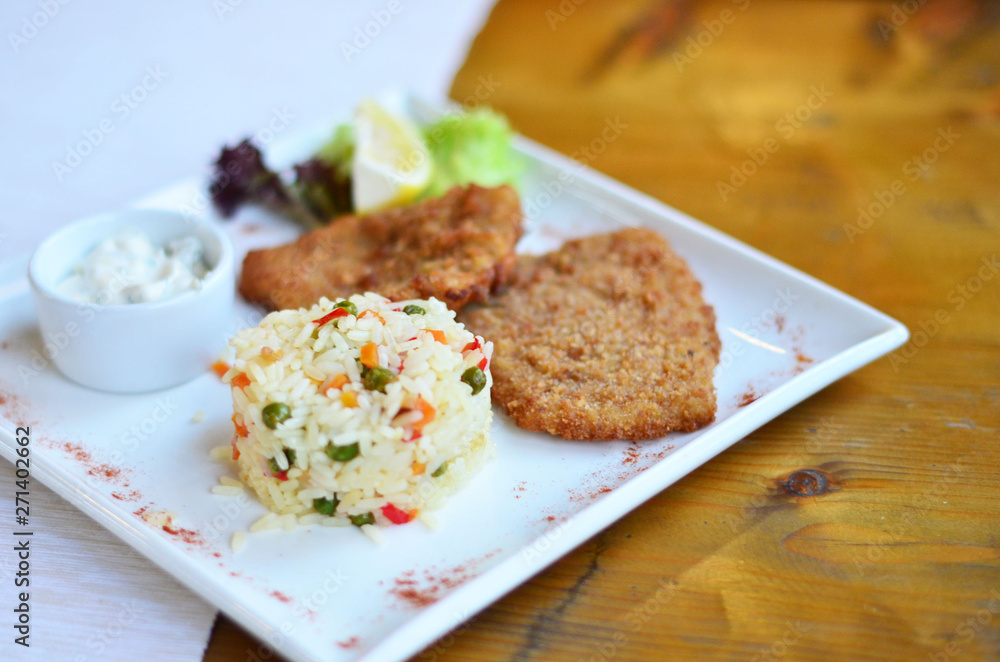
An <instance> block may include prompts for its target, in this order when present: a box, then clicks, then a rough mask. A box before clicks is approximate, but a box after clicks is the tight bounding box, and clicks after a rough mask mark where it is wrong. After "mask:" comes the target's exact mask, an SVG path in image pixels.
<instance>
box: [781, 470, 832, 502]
mask: <svg viewBox="0 0 1000 662" xmlns="http://www.w3.org/2000/svg"><path fill="white" fill-rule="evenodd" d="M826 486H827V481H826V476H824V475H823V474H822V473H820V472H819V471H816V470H815V469H800V470H798V471H796V472H795V473H793V474H792V475H791V476H789V477H788V481H787V482H786V483H785V487H786V488H788V491H789V492H791V493H792V494H795V495H797V496H816V495H817V494H822V493H823V492H825V491H826Z"/></svg>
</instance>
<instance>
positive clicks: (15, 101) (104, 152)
mask: <svg viewBox="0 0 1000 662" xmlns="http://www.w3.org/2000/svg"><path fill="white" fill-rule="evenodd" d="M492 4H493V3H492V0H489V1H488V0H476V1H469V0H464V1H462V2H458V1H455V2H422V3H418V2H415V1H408V0H375V1H368V0H365V1H360V0H353V1H352V2H318V1H315V2H296V3H274V2H267V3H265V2H261V1H259V0H182V1H175V2H170V3H152V2H136V3H132V2H98V3H85V2H80V1H79V0H77V1H70V0H23V1H22V0H9V1H7V2H4V3H3V4H2V7H0V27H2V28H3V33H4V35H3V40H4V43H3V44H0V263H3V262H6V261H9V260H13V259H16V258H18V257H20V256H22V255H24V254H25V253H28V252H30V251H31V250H32V249H33V248H34V247H35V246H36V245H37V244H38V243H39V242H40V241H41V240H42V239H43V238H44V237H45V236H46V235H48V234H49V233H50V232H52V231H53V230H55V229H56V228H58V227H59V226H61V225H63V224H65V223H67V222H69V221H71V220H73V219H75V218H78V217H80V216H84V215H87V214H91V213H96V212H102V211H107V210H113V209H116V208H120V207H122V206H124V205H126V204H128V203H129V202H130V201H132V200H135V199H138V198H141V197H143V196H144V195H146V194H147V193H150V192H152V191H155V190H157V189H159V188H162V187H164V186H165V185H167V184H169V183H171V182H173V181H176V180H178V179H182V178H187V177H190V176H192V175H198V174H200V173H205V172H207V169H206V167H207V164H208V163H209V162H210V161H211V160H212V159H213V157H214V156H215V154H216V153H217V151H218V149H219V147H220V146H221V145H222V143H223V142H225V141H229V142H233V141H235V140H237V139H239V138H241V137H243V136H244V135H247V134H253V133H255V132H257V131H260V130H262V129H265V128H266V127H268V126H269V124H270V125H271V126H272V127H273V128H276V129H277V130H278V131H279V132H280V131H281V130H285V129H287V128H294V127H296V126H299V125H303V126H304V125H307V124H308V123H309V122H313V121H316V120H318V119H320V118H324V117H328V116H329V115H330V114H331V112H334V111H335V110H336V109H341V108H344V107H345V106H349V105H350V104H352V103H353V102H354V101H355V100H357V99H358V98H360V97H361V96H364V95H368V94H374V93H377V92H379V91H380V90H384V89H387V88H396V89H409V90H412V91H414V92H416V93H418V94H420V95H423V96H426V97H428V98H431V99H434V98H442V97H443V96H444V95H445V94H446V92H447V89H448V86H449V85H450V82H451V79H452V77H453V76H454V73H455V71H456V70H457V68H458V67H459V66H460V64H461V62H462V60H463V58H464V56H465V53H466V51H467V50H468V46H469V43H470V41H471V39H472V38H473V37H474V36H475V34H476V33H477V32H478V30H479V28H480V26H481V25H482V23H483V21H484V20H485V18H486V14H487V12H488V11H489V9H490V7H491V5H492ZM500 84H502V81H500ZM275 118H280V119H275ZM272 122H273V124H272ZM278 127H280V128H278ZM0 314H2V311H0ZM42 425H43V426H44V422H42ZM43 432H44V430H41V429H40V430H37V431H35V430H33V433H35V434H38V433H43ZM14 481H15V477H14V471H13V467H12V466H11V465H10V464H9V463H7V462H5V461H0V541H11V540H13V536H12V535H11V533H12V529H13V520H14V490H15V486H14ZM31 514H32V520H31V521H32V525H33V528H34V531H35V536H34V538H33V541H32V557H31V562H32V565H31V573H32V575H31V611H32V620H31V624H32V630H31V638H30V643H31V648H30V649H24V648H22V647H21V646H18V645H16V644H15V643H14V638H15V636H17V635H16V633H15V632H14V630H13V628H12V624H13V619H12V616H11V615H12V613H13V612H12V610H13V609H14V607H15V606H16V597H17V591H19V590H20V589H16V588H15V586H14V572H15V567H14V566H15V563H16V558H15V552H13V551H11V548H12V544H8V542H0V611H2V613H3V614H5V615H6V616H4V617H3V618H0V659H3V660H8V659H13V660H45V661H46V662H49V661H52V662H60V661H62V660H67V661H70V662H85V661H87V660H135V659H142V660H144V661H149V662H152V661H155V660H171V661H184V660H199V659H201V657H202V654H203V651H204V647H205V644H206V642H207V640H208V635H209V631H210V629H211V626H212V622H213V619H214V615H215V610H214V609H213V608H212V607H210V606H208V605H207V604H205V603H204V602H202V601H201V600H200V599H198V598H197V597H195V596H194V595H193V594H191V593H189V592H188V591H187V590H186V589H185V588H184V587H182V586H180V585H179V584H178V583H177V582H176V581H174V580H173V579H172V578H170V577H169V576H167V575H165V574H164V573H162V572H161V571H159V570H158V569H157V568H155V567H153V566H152V565H151V564H150V563H149V562H148V561H146V560H145V559H144V558H143V557H141V556H140V555H138V554H137V553H135V552H133V551H132V550H131V549H130V548H128V547H126V546H125V545H124V544H122V543H120V542H119V541H118V540H117V539H116V538H114V537H113V536H112V535H111V534H109V533H107V532H106V531H105V530H104V529H102V528H101V527H99V526H98V525H96V524H94V523H93V522H91V521H89V520H88V519H87V518H86V517H85V516H83V515H82V514H80V513H79V512H78V511H76V510H75V509H74V508H72V507H71V506H70V505H68V504H67V503H66V502H64V501H62V500H61V499H60V498H59V497H57V496H56V495H54V494H53V493H51V492H49V491H48V490H47V489H45V488H43V487H42V486H41V485H39V484H38V483H37V482H34V484H33V485H32V490H31Z"/></svg>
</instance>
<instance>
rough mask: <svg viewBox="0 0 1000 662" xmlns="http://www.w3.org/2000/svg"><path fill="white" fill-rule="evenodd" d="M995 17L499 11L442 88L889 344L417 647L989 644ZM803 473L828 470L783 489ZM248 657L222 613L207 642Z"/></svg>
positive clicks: (871, 6)
mask: <svg viewBox="0 0 1000 662" xmlns="http://www.w3.org/2000/svg"><path fill="white" fill-rule="evenodd" d="M995 7H996V5H992V4H989V3H977V2H973V1H968V0H926V1H924V0H919V1H918V0H898V1H896V2H894V3H893V2H880V1H862V0H838V1H811V2H790V1H787V0H732V1H730V0H708V1H705V2H684V1H680V0H659V1H657V0H652V1H651V0H618V1H616V2H611V1H602V0H589V1H586V0H561V1H560V0H538V1H535V0H520V1H512V0H502V1H501V2H500V3H499V4H498V6H497V7H496V9H495V10H494V12H493V14H492V16H491V17H490V19H489V21H488V23H487V25H486V26H485V28H484V29H483V31H482V33H481V34H480V36H479V37H478V39H477V40H476V42H475V44H474V45H473V47H472V50H471V53H470V55H469V57H468V60H467V62H466V63H465V65H464V67H463V69H462V70H461V71H460V72H459V74H458V76H457V77H456V79H455V82H454V87H453V88H452V97H453V98H454V99H456V100H458V101H466V100H469V101H473V100H475V99H476V98H477V95H478V98H479V99H480V100H482V101H484V102H485V103H488V104H490V105H492V106H494V107H495V108H498V109H499V110H501V111H503V112H504V113H506V114H507V115H508V116H509V117H510V119H511V122H512V123H513V125H514V126H515V127H516V129H517V130H518V131H520V132H521V133H524V134H526V135H528V136H529V137H531V138H534V139H536V140H538V141H540V142H542V143H544V144H547V145H549V146H551V147H553V148H555V149H557V150H559V151H561V152H564V153H566V154H570V155H574V156H575V157H576V158H579V159H581V160H585V161H588V162H589V165H591V166H592V167H594V168H597V169H598V170H601V171H603V172H605V173H607V174H609V175H611V176H612V177H615V178H617V179H620V180H622V181H623V182H625V183H627V184H629V185H631V186H634V187H635V188H637V189H639V190H641V191H644V192H646V193H648V194H651V195H653V196H655V197H656V198H659V199H660V200H663V201H664V202H666V203H668V204H670V205H672V206H674V207H676V208H678V209H680V210H682V211H684V212H687V213H688V214H691V215H692V216H694V217H696V218H698V219H701V220H703V221H705V222H707V223H708V224H710V225H713V226H715V227H717V228H719V229H720V230H723V231H724V232H727V233H729V234H731V235H733V236H734V237H736V238H738V239H740V240H742V241H744V242H746V243H748V244H750V245H751V246H754V247H756V248H759V249H761V250H762V251H764V252H766V253H769V254H771V255H773V256H775V257H777V258H778V259H780V260H783V261H785V262H787V263H789V264H791V265H792V266H794V267H797V268H799V269H801V270H803V271H805V272H807V273H809V274H812V275H814V276H816V277H817V278H819V279H820V280H823V281H826V282H828V283H830V284H832V285H833V286H834V287H837V288H839V289H841V290H843V291H844V292H847V293H848V294H850V295H852V296H854V297H857V298H859V299H861V300H862V301H865V302H867V303H869V304H871V305H873V306H875V307H876V308H878V309H880V310H883V311H885V312H886V313H888V314H889V315H891V316H893V317H895V318H897V319H899V320H901V321H902V322H903V323H904V324H906V325H907V326H908V327H909V328H910V331H911V334H912V337H911V340H910V342H909V343H908V344H907V345H905V346H904V347H903V348H902V349H900V350H897V351H896V352H894V353H893V354H891V355H890V356H889V357H887V358H883V359H881V360H879V361H877V362H875V363H873V364H872V365H870V366H868V367H866V368H864V369H862V370H859V371H858V372H856V373H854V374H852V375H850V376H848V377H846V378H845V379H843V380H841V381H839V382H837V383H835V384H834V385H832V386H830V387H829V388H827V389H825V390H824V391H822V392H821V393H819V394H817V395H815V396H813V397H812V398H810V399H809V400H807V401H806V402H804V403H802V404H800V405H799V406H797V407H795V408H794V409H792V410H791V411H789V412H787V413H786V414H784V415H782V416H781V417H779V418H778V419H776V420H775V421H773V422H771V423H770V424H768V425H766V426H765V427H763V428H761V429H760V430H758V431H757V432H755V433H754V434H752V435H750V436H749V437H748V438H746V439H744V440H743V441H741V442H739V443H737V444H736V445H735V446H733V447H732V448H731V449H730V450H728V451H726V452H725V453H723V454H722V455H720V456H719V457H717V458H715V459H714V460H712V461H711V462H709V463H708V464H706V465H704V466H703V467H702V468H700V469H698V470H697V471H695V472H694V473H692V474H690V475H689V476H687V477H686V478H685V479H683V480H681V481H680V482H679V483H677V484H676V485H674V486H673V487H671V488H670V489H668V490H666V491H664V492H662V493H661V494H659V495H657V496H656V497H655V498H653V499H652V500H650V501H649V502H647V503H646V504H645V505H643V506H641V507H640V508H638V509H637V510H636V511H634V512H633V513H631V514H630V515H628V516H627V517H625V518H624V519H622V520H621V521H619V522H618V523H616V524H614V525H613V526H611V527H609V528H608V529H607V530H605V531H603V532H602V533H600V534H599V535H597V536H596V537H594V538H593V539H592V540H590V541H589V542H587V543H586V544H584V545H582V546H581V547H580V548H578V549H577V550H575V551H574V552H573V553H571V554H570V555H568V556H567V557H565V558H564V559H562V560H561V561H560V562H558V563H557V564H555V565H554V566H552V567H550V568H549V569H547V570H545V571H544V572H542V573H541V574H539V575H538V576H537V577H535V578H534V579H533V580H531V581H530V582H528V583H527V584H525V585H523V586H521V587H520V588H518V589H516V590H515V591H513V592H512V593H511V594H509V595H508V596H507V597H505V598H504V599H502V600H501V601H500V602H498V603H496V604H495V605H493V606H492V607H490V608H489V609H487V610H486V611H484V612H482V613H481V614H479V615H478V616H476V617H474V618H473V619H472V621H471V622H470V623H468V624H466V625H465V626H463V627H462V628H461V629H460V631H458V632H456V633H454V634H453V635H449V636H447V637H445V638H444V639H442V640H441V641H439V642H438V643H437V644H436V645H434V646H432V647H430V648H428V649H427V650H426V651H424V653H422V654H421V655H419V656H417V658H416V659H418V660H438V661H440V662H457V661H465V660H476V661H479V660H517V661H528V660H546V661H548V660H557V661H562V660H566V661H571V660H572V661H580V660H585V661H590V660H596V661H599V662H606V661H608V660H612V659H613V660H617V661H622V662H624V661H626V660H668V659H669V660H673V659H677V660H685V659H698V660H747V661H748V662H753V661H765V660H777V659H779V658H780V659H785V660H806V659H809V660H813V659H824V660H835V661H836V660H937V661H941V662H944V661H949V660H1000V540H998V538H1000V535H998V534H1000V443H998V442H1000V434H998V430H1000V314H998V311H1000V278H998V277H997V276H998V269H1000V262H998V261H997V260H998V258H1000V86H998V82H1000V23H998V14H1000V11H998V9H996V8H995ZM609 120H610V121H611V122H618V123H620V126H622V127H623V128H622V130H621V131H620V133H619V134H618V135H616V136H615V137H614V139H612V140H604V141H602V140H601V132H602V130H603V128H604V127H605V126H606V124H605V123H606V121H609ZM598 150H600V151H599V152H598ZM741 170H742V172H741ZM801 469H813V470H816V471H819V472H821V473H822V474H824V475H825V476H826V478H827V480H828V484H829V486H830V487H829V489H827V490H825V491H823V492H822V493H820V494H817V495H815V496H809V497H800V496H796V495H794V494H792V493H791V492H790V491H789V490H788V488H787V487H786V486H785V485H784V482H785V481H786V480H787V478H788V477H789V476H790V475H791V474H793V473H794V472H796V471H798V470H801ZM256 649H257V644H256V642H255V641H254V640H253V639H252V638H250V637H248V636H247V635H245V634H243V633H242V632H241V631H240V630H238V629H237V628H236V627H235V626H234V625H232V624H231V623H230V622H229V621H228V620H226V619H225V618H220V620H219V622H218V624H217V626H216V629H215V632H214V634H213V638H212V642H211V645H210V647H209V650H208V652H207V654H206V657H205V659H206V660H209V661H211V662H216V661H229V660H232V661H236V660H240V661H241V662H242V661H243V660H247V659H252V658H249V657H248V655H249V653H250V651H253V650H256Z"/></svg>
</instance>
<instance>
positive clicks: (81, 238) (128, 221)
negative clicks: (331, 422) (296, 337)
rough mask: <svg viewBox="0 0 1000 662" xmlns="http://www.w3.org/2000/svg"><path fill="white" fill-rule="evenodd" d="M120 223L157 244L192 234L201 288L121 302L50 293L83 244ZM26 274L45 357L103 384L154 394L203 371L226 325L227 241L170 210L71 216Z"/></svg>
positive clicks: (229, 301)
mask: <svg viewBox="0 0 1000 662" xmlns="http://www.w3.org/2000/svg"><path fill="white" fill-rule="evenodd" d="M125 229H135V230H138V231H140V232H143V233H145V234H146V235H147V236H148V237H149V238H150V240H151V241H152V242H153V244H155V245H164V244H165V243H166V242H168V241H170V240H172V239H176V238H179V237H182V236H185V235H194V236H196V237H198V239H199V240H200V241H201V242H202V245H203V246H204V248H205V261H206V262H207V264H208V266H209V267H210V269H211V271H210V272H209V273H208V274H206V276H205V278H204V279H203V283H202V288H201V289H200V290H191V291H188V292H184V293H182V294H179V295H177V296H174V297H171V298H168V299H164V300H162V301H154V302H149V303H135V304H120V305H101V304H89V303H80V302H79V301H74V300H73V299H70V298H68V297H66V296H63V295H61V294H59V293H58V292H57V287H58V285H59V283H61V282H62V280H63V279H64V278H66V276H67V275H68V274H69V273H70V270H71V269H72V268H73V266H74V265H75V264H76V263H77V262H79V261H80V260H81V259H82V258H83V257H84V256H85V255H86V254H87V253H88V252H90V250H91V249H93V248H94V247H95V246H96V245H97V244H98V243H100V242H101V241H102V240H104V239H107V238H108V237H111V236H112V235H115V234H117V233H119V232H121V231H122V230H125ZM28 279H29V281H30V282H31V290H32V295H33V298H34V302H35V309H36V311H37V313H38V323H39V327H40V331H41V337H42V341H43V343H44V345H45V351H46V354H47V355H48V356H49V358H51V359H52V361H53V362H54V363H55V364H56V366H57V367H58V368H59V370H60V371H61V372H62V373H63V374H64V375H66V376H67V377H69V378H70V379H72V380H73V381H75V382H77V383H79V384H82V385H84V386H87V387H90V388H95V389H99V390H102V391H112V392H116V393H140V392H145V391H155V390H159V389H164V388H168V387H171V386H176V385H178V384H182V383H184V382H186V381H188V380H190V379H192V378H194V377H196V376H197V375H199V374H203V373H204V372H205V371H207V370H208V369H209V367H210V366H211V365H212V363H213V362H214V361H215V360H216V358H217V356H218V354H219V352H220V350H221V349H222V348H223V347H224V346H225V343H226V338H227V335H228V332H229V330H230V327H231V326H232V319H233V318H232V315H233V302H234V297H235V273H234V264H233V247H232V244H231V243H230V241H229V238H228V237H226V235H225V234H223V233H222V232H221V231H220V230H219V229H218V228H216V227H214V226H212V225H211V224H209V223H203V222H200V221H196V220H193V219H190V218H187V217H185V216H184V215H183V214H181V213H179V212H175V211H167V210H157V209H132V210H126V211H121V212H115V213H110V214H101V215H98V216H91V217H89V218H85V219H82V220H80V221H77V222H75V223H72V224H70V225H68V226H66V227H64V228H62V229H61V230H59V231H58V232H56V233H55V234H53V235H52V236H50V237H49V238H48V239H46V240H45V241H43V242H42V244H41V245H40V246H39V247H38V249H37V250H35V253H34V255H33V256H32V258H31V263H30V265H29V266H28Z"/></svg>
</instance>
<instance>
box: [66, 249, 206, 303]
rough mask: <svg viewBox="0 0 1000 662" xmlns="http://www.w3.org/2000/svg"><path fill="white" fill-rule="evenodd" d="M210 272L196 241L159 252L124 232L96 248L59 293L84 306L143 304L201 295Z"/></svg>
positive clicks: (77, 266)
mask: <svg viewBox="0 0 1000 662" xmlns="http://www.w3.org/2000/svg"><path fill="white" fill-rule="evenodd" d="M207 272H208V268H207V267H206V266H205V260H204V249H203V247H202V245H201V242H200V241H199V240H198V238H197V237H193V236H188V237H181V238H180V239H176V240H174V241H171V242H170V243H168V244H167V245H166V246H163V247H159V246H154V245H153V243H152V242H151V241H150V240H149V237H147V236H146V235H144V234H142V233H141V232H136V231H134V230H125V231H123V232H120V233H119V234H117V235H115V236H113V237H111V238H109V239H105V240H104V241H102V242H101V243H100V244H98V245H97V246H96V247H95V248H94V249H93V250H92V251H90V253H88V254H87V256H86V257H85V258H83V259H82V260H81V261H80V262H78V263H77V264H76V265H74V266H73V271H72V272H71V273H70V275H69V276H68V277H67V278H66V279H65V280H64V281H63V282H62V283H60V284H59V287H58V288H57V289H58V291H59V293H60V294H62V295H64V296H67V297H70V298H72V299H75V300H77V301H80V302H83V303H97V304H102V305H108V304H127V303H145V302H148V301H161V300H163V299H168V298H170V297H173V296H177V295H178V294H181V293H182V292H187V291H188V290H200V289H201V279H202V278H204V277H205V274H206V273H207Z"/></svg>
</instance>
